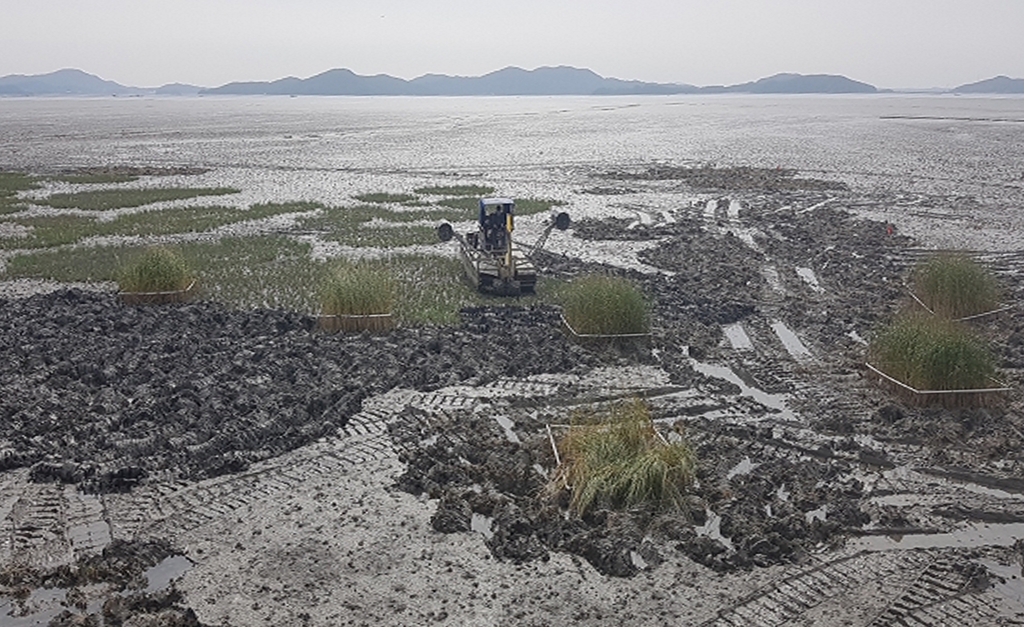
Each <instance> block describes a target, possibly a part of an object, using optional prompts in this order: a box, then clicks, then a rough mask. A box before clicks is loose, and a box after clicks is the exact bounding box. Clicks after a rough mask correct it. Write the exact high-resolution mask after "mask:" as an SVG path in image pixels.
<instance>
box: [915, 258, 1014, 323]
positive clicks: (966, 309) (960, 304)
mask: <svg viewBox="0 0 1024 627" xmlns="http://www.w3.org/2000/svg"><path fill="white" fill-rule="evenodd" d="M913 281H914V294H915V295H916V296H917V297H918V298H919V299H921V302H923V303H924V304H925V306H927V307H928V308H929V309H931V310H932V311H933V312H935V313H936V314H937V315H939V316H942V317H944V318H950V319H957V318H965V317H967V316H973V315H976V314H980V313H985V312H987V311H992V310H994V309H996V308H998V306H999V288H998V285H997V284H996V280H995V278H994V277H993V276H992V275H991V274H990V273H989V272H988V271H986V270H985V269H984V268H983V267H982V266H980V265H979V264H978V263H976V262H975V261H974V260H973V259H971V258H969V257H967V256H964V255H960V254H944V255H938V256H936V257H933V258H931V259H929V260H928V261H926V262H924V263H922V264H921V265H919V266H918V267H917V268H916V269H915V271H914V275H913Z"/></svg>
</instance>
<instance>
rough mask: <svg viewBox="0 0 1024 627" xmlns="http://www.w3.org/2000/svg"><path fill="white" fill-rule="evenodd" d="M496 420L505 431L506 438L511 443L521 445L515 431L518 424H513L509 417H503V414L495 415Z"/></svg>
mask: <svg viewBox="0 0 1024 627" xmlns="http://www.w3.org/2000/svg"><path fill="white" fill-rule="evenodd" d="M494 420H496V421H497V423H498V424H499V425H501V428H502V429H504V430H505V437H506V438H508V441H509V442H512V443H513V444H519V443H520V442H519V436H518V435H516V432H515V431H513V428H514V427H515V426H516V423H514V422H512V421H511V420H510V419H509V418H508V417H506V416H502V415H501V414H494Z"/></svg>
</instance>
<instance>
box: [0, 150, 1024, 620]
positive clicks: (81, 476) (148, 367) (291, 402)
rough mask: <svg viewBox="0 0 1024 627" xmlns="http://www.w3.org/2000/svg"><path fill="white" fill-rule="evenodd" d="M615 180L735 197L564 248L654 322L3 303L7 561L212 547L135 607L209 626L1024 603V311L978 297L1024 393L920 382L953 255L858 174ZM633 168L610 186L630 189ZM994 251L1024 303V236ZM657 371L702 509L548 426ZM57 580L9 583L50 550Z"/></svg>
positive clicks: (619, 224) (996, 615) (605, 231)
mask: <svg viewBox="0 0 1024 627" xmlns="http://www.w3.org/2000/svg"><path fill="white" fill-rule="evenodd" d="M611 178H616V179H618V180H621V181H623V182H624V184H627V185H629V186H630V187H631V188H632V187H638V188H639V187H643V186H644V185H648V184H658V185H661V184H664V183H665V182H666V181H668V182H673V181H677V182H679V183H680V184H682V185H686V186H689V187H691V188H693V189H698V190H703V191H702V193H703V194H704V195H702V196H700V197H699V198H698V199H697V200H692V199H690V200H687V201H686V202H681V203H680V206H679V207H678V209H676V210H673V211H668V212H661V213H660V214H652V215H651V216H649V218H650V219H648V220H644V221H641V222H640V223H636V222H633V221H627V220H624V219H611V220H602V221H586V220H584V221H582V222H580V223H579V224H577V225H575V226H574V234H575V237H576V238H578V239H579V240H580V241H582V242H592V241H622V240H630V241H653V242H655V243H654V245H653V246H651V247H650V248H648V249H646V250H644V251H643V252H641V253H640V254H639V259H640V261H641V262H642V263H643V264H646V265H647V266H648V267H649V268H651V269H652V272H647V273H644V272H639V271H635V270H622V269H620V268H616V267H612V266H604V265H601V264H596V263H586V262H582V261H580V260H579V259H574V258H571V257H566V256H562V255H554V254H550V253H541V254H539V255H538V257H537V262H538V266H539V267H541V268H543V269H544V270H543V271H545V272H549V273H552V274H556V275H561V276H564V277H571V276H573V275H575V274H578V273H582V272H591V271H602V272H615V273H619V274H622V275H625V276H628V277H630V278H631V279H633V280H634V281H636V282H637V283H638V284H639V285H640V286H641V287H642V289H643V290H644V292H645V294H646V296H647V297H648V298H649V300H650V302H651V305H652V312H653V324H652V327H653V328H652V335H651V337H650V338H649V339H648V340H645V341H642V342H637V343H621V342H620V343H617V344H615V343H613V344H593V343H591V344H579V343H576V342H573V341H571V340H570V339H569V338H568V337H567V336H566V335H565V333H564V332H563V331H562V330H561V329H560V327H559V318H558V312H557V309H555V308H553V307H549V306H534V307H529V308H523V307H517V306H514V305H513V306H494V307H480V308H472V309H467V310H464V311H463V312H462V321H461V323H460V325H458V326H457V327H454V328H444V329H438V328H429V327H424V328H414V329H413V328H399V329H396V330H393V331H390V332H387V333H384V334H380V335H356V336H334V335H326V334H322V333H317V332H314V331H313V320H312V319H311V318H308V317H306V316H301V315H297V314H294V313H287V312H279V311H251V312H237V311H230V310H227V309H224V308H222V307H220V306H218V305H215V304H211V303H193V304H187V305H181V306H166V307H165V306H160V307H129V306H125V305H122V304H119V303H118V302H117V301H116V299H115V298H114V296H113V295H110V294H102V293H91V292H84V291H79V290H68V291H58V292H54V293H52V294H47V295H37V296H32V297H29V298H17V299H13V298H12V299H5V300H3V301H2V308H0V330H2V334H0V341H2V346H0V352H2V356H3V360H2V362H0V367H2V368H3V371H2V372H0V375H2V376H0V381H3V383H2V386H0V387H2V390H0V465H2V467H3V469H4V472H3V473H2V475H0V507H2V508H3V509H2V510H0V514H2V515H3V521H4V524H5V525H6V532H7V537H9V538H11V539H10V540H7V541H3V542H0V565H5V567H6V568H7V570H5V571H3V572H7V573H13V572H21V571H18V570H17V569H18V568H23V567H24V566H25V565H27V564H36V563H38V564H44V565H46V566H44V568H43V569H42V570H39V571H38V572H39V573H43V572H49V573H56V572H70V571H69V570H68V569H72V570H73V569H76V568H77V569H78V572H80V571H81V570H82V566H81V564H85V563H87V562H85V561H83V560H88V559H91V558H95V556H102V555H105V554H106V553H107V552H108V551H111V550H113V549H114V547H117V549H116V550H118V551H124V550H126V549H125V548H124V547H129V546H131V547H153V546H159V547H164V548H162V549H160V550H162V551H166V552H167V555H170V554H171V553H170V551H171V548H170V547H180V549H175V550H180V551H181V552H182V553H183V554H184V555H186V556H187V557H188V559H189V560H191V561H192V562H193V563H194V564H195V567H194V568H193V569H192V570H191V571H190V572H188V573H187V574H185V576H184V577H183V578H182V579H181V581H180V584H179V585H178V586H177V587H175V588H173V591H172V592H167V593H161V594H164V596H163V597H161V599H162V600H154V601H152V604H155V605H146V603H150V601H145V600H139V601H138V603H140V604H141V605H132V604H133V603H136V601H130V600H124V601H121V602H120V603H121V605H120V606H118V607H121V608H128V609H124V610H123V611H124V612H127V613H129V614H130V613H132V612H135V611H136V610H135V609H132V608H136V609H137V608H140V607H143V606H145V607H147V608H148V607H153V608H155V609H153V610H146V611H148V612H150V613H153V612H165V611H167V612H178V614H177V616H179V618H177V619H174V620H179V619H180V620H183V621H184V620H194V621H198V622H201V623H202V624H221V623H224V624H231V625H243V624H257V623H264V622H266V621H270V622H271V623H276V624H324V625H326V624H395V625H399V624H414V623H416V624H425V623H428V622H432V623H436V624H453V625H454V624H467V623H478V624H510V625H511V624H551V622H553V621H561V620H564V621H568V622H576V623H579V624H593V625H598V624H607V623H608V621H614V622H617V623H621V624H628V625H634V624H635V625H641V624H700V625H718V624H721V625H729V624H732V625H736V624H749V625H779V624H785V623H787V622H794V623H797V624H821V625H839V624H855V625H887V624H901V623H908V622H913V621H917V622H918V623H921V624H963V623H964V622H973V623H977V624H1020V622H1021V620H1024V589H1022V588H1021V585H1020V577H1021V566H1020V564H1021V563H1022V562H1021V561H1022V559H1024V558H1022V554H1024V553H1022V548H1021V545H1020V544H1019V543H1016V539H1017V538H1020V537H1024V454H1022V452H1021V451H1022V446H1024V417H1022V413H1021V409H1022V405H1021V400H1020V396H1019V392H1018V391H1016V390H1019V389H1020V386H1021V384H1024V381H1022V376H1021V374H1022V373H1021V364H1024V326H1022V324H1024V323H1022V321H1021V318H1020V316H1019V315H1018V314H1017V313H1016V312H1009V313H1004V314H1000V315H997V316H993V317H992V318H990V319H986V320H985V321H984V322H983V323H981V324H978V325H977V328H978V330H979V332H981V333H983V334H984V335H986V337H988V338H990V340H991V342H992V345H993V347H994V350H995V351H996V353H997V356H998V359H999V361H1000V367H1001V371H1000V376H1001V377H1002V378H1003V379H1004V380H1005V382H1006V383H1007V384H1009V385H1010V386H1011V387H1012V388H1013V389H1014V390H1015V391H1013V392H1011V393H1009V394H1007V395H1006V396H1005V397H1004V398H1003V399H1001V400H1000V401H999V402H998V403H994V404H993V405H992V406H989V407H985V408H975V409H955V410H950V409H943V408H934V407H920V406H916V405H914V404H911V403H909V402H907V401H906V399H903V398H900V397H898V396H894V395H893V394H892V393H890V392H889V391H887V390H885V389H882V388H880V387H879V386H877V385H876V384H875V382H874V381H873V380H872V379H871V378H870V377H869V376H868V375H867V373H866V372H865V368H864V367H863V359H864V348H865V339H866V338H869V337H870V335H871V332H872V330H873V329H874V328H876V327H877V325H879V324H881V323H882V322H884V321H886V320H887V319H888V318H889V316H891V315H893V314H894V313H895V312H896V311H898V310H899V309H900V308H901V307H903V306H905V301H906V289H905V279H906V276H907V274H908V272H909V270H910V268H911V267H912V266H913V264H914V263H915V262H916V261H917V260H918V259H921V258H922V257H923V256H925V255H926V254H927V250H925V249H923V248H920V247H919V246H920V244H919V243H918V242H915V241H913V240H911V239H910V238H909V237H905V236H904V235H902V233H901V231H900V229H899V225H896V227H897V228H895V229H892V228H888V226H889V225H886V224H885V223H883V222H878V221H871V220H866V219H863V218H859V217H856V215H854V213H853V212H851V211H849V210H848V209H849V208H850V207H852V206H854V205H856V204H857V203H858V202H862V201H863V199H862V198H860V197H859V196H857V194H856V193H855V192H851V191H850V190H848V189H846V187H845V186H844V185H842V184H836V183H832V182H829V181H817V182H815V181H812V180H810V179H801V178H799V177H797V176H795V173H792V172H788V171H774V170H767V171H760V170H748V169H734V170H730V169H726V170H723V171H718V170H709V169H705V168H663V169H653V170H648V171H642V172H639V173H633V174H629V175H627V174H616V175H614V176H612V177H611ZM607 182H608V181H607V180H605V181H603V182H599V183H595V186H594V187H593V188H592V190H591V193H594V194H604V195H607V196H608V197H609V198H615V197H617V196H618V193H617V192H616V193H612V192H613V191H614V190H617V189H618V188H617V187H609V188H608V189H607V190H605V188H604V187H602V185H605V184H606V183H607ZM602 190H604V191H602ZM609 190H611V191H609ZM982 260H983V261H984V262H985V263H986V264H987V265H989V267H991V268H992V269H993V271H994V272H995V273H996V275H997V277H998V279H999V280H1000V282H1001V284H1002V285H1003V288H1004V290H1005V294H1006V299H1007V300H1008V301H1014V300H1016V299H1017V297H1018V296H1019V295H1020V294H1021V292H1022V290H1024V285H1022V284H1021V281H1020V278H1019V277H1020V274H1019V272H1020V270H1021V267H1022V266H1024V257H1021V256H1020V255H1015V254H988V255H983V256H982ZM633 397H641V398H644V399H645V400H646V401H647V403H648V404H649V406H650V408H651V411H652V415H653V417H654V419H655V421H656V423H657V425H658V426H659V429H661V430H662V431H663V433H665V434H666V435H671V434H672V433H678V434H682V435H683V436H684V437H686V438H688V439H689V440H690V441H691V442H692V444H693V446H694V448H695V450H696V451H697V455H698V459H699V460H700V461H699V467H698V477H697V478H698V482H697V484H696V486H695V488H694V489H693V491H692V493H691V494H690V495H689V497H688V499H687V501H686V503H685V506H684V507H683V508H681V509H680V510H673V511H658V510H653V509H639V510H634V511H625V512H622V511H605V510H599V511H594V512H591V513H589V514H587V515H586V516H583V517H576V516H573V515H570V514H568V513H567V509H566V492H565V490H564V486H558V485H557V484H556V485H552V484H551V483H550V477H551V476H553V470H554V467H555V465H556V462H555V459H554V454H553V452H552V448H551V443H550V439H549V436H548V431H547V429H548V426H549V425H554V426H553V427H552V429H554V430H555V431H557V429H558V425H560V424H564V423H566V422H567V421H568V419H569V416H570V415H571V412H572V411H573V410H574V409H575V408H580V407H593V406H597V405H602V404H608V403H614V402H617V401H619V400H622V399H630V398H633ZM125 543H128V544H125ZM133 543H134V544H133ZM154 543H155V544H154ZM133 550H135V549H133ZM138 550H139V551H142V553H145V552H146V551H145V550H142V549H138ZM146 550H149V549H146ZM146 555H149V554H148V553H146ZM160 555H161V557H159V558H158V559H163V557H166V555H163V554H160ZM153 558H157V555H156V554H154V555H153V556H151V557H149V558H147V559H148V560H149V561H153ZM145 563H146V564H147V565H149V563H148V562H145ZM61 568H64V569H65V570H64V571H60V570H59V569H61ZM126 568H127V567H126ZM133 568H134V567H133ZM128 570H131V569H128ZM128 570H126V571H125V572H128ZM135 570H138V568H135ZM26 572H27V571H26ZM131 572H135V571H134V570H132V571H131ZM32 576H33V577H35V578H34V579H25V580H23V581H22V582H21V583H18V581H21V580H15V579H8V580H7V581H6V582H5V583H4V585H5V591H6V593H7V595H8V596H12V597H13V596H15V595H16V594H22V595H23V596H24V594H23V593H18V592H17V590H18V589H20V588H19V586H20V587H21V588H24V587H25V586H30V587H40V586H44V585H45V584H46V582H44V581H43V580H42V579H39V577H45V576H52V575H45V576H44V575H32ZM133 577H134V578H136V579H137V577H138V575H137V574H133V575H131V576H130V577H129V579H131V578H133ZM104 581H106V580H104ZM65 583H66V582H65ZM54 585H56V584H54ZM61 585H65V584H61ZM117 585H118V586H123V585H126V584H124V583H123V582H122V581H121V580H120V579H119V580H117ZM115 587H116V586H115ZM119 590H120V589H119ZM179 591H180V592H179ZM118 594H121V592H118ZM147 594H149V593H147ZM153 594H155V593H153ZM122 596H123V595H122ZM123 598H125V599H128V597H123ZM108 604H111V606H112V607H113V606H114V605H116V604H115V603H114V602H108ZM188 608H191V609H188ZM103 611H104V612H105V611H106V606H104V608H103ZM112 611H113V610H112ZM139 611H140V612H141V610H139ZM72 613H73V612H72ZM118 616H120V615H118ZM62 620H65V621H66V622H59V623H58V622H55V623H52V624H80V623H76V622H74V620H78V619H77V618H74V617H73V616H71V615H68V616H65V617H64V619H62ZM105 620H107V621H110V622H109V624H120V623H116V621H117V620H124V621H125V624H127V622H126V621H127V619H118V618H116V616H115V617H114V618H105ZM168 620H170V619H168ZM81 624H85V623H81ZM140 624H147V623H140ZM154 624H164V623H154ZM166 624H183V625H184V624H197V623H188V622H180V623H176V622H168V623H166Z"/></svg>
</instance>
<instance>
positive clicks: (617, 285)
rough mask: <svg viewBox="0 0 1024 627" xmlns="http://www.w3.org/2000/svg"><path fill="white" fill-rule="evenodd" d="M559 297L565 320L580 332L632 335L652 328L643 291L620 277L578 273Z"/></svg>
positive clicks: (574, 329)
mask: <svg viewBox="0 0 1024 627" xmlns="http://www.w3.org/2000/svg"><path fill="white" fill-rule="evenodd" d="M558 299H559V301H560V302H561V304H562V312H563V315H564V316H565V320H566V322H567V323H568V324H569V326H570V327H572V330H573V331H575V332H576V333H578V334H580V335H629V334H637V333H647V332H648V330H649V328H650V326H649V320H648V318H649V314H648V310H649V306H648V303H647V301H646V299H645V298H644V295H643V294H642V293H641V292H640V290H639V289H638V288H637V287H636V286H635V285H633V283H632V282H630V281H629V280H627V279H624V278H621V277H615V276H610V275H605V274H590V275H584V276H579V277H576V278H575V279H573V280H572V281H571V282H570V283H568V284H567V285H565V286H564V287H563V288H562V289H561V290H559V294H558Z"/></svg>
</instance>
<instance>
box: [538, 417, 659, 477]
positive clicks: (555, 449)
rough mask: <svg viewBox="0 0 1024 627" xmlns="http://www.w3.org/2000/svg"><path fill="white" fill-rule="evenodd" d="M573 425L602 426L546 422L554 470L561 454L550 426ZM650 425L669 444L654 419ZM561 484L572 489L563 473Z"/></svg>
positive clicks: (565, 427) (560, 465) (560, 427)
mask: <svg viewBox="0 0 1024 627" xmlns="http://www.w3.org/2000/svg"><path fill="white" fill-rule="evenodd" d="M573 426H576V427H585V426H602V425H600V424H595V425H571V424H565V423H550V422H549V423H546V424H545V425H544V429H546V430H547V432H548V442H550V443H551V452H552V453H554V454H555V470H558V469H559V468H561V467H562V455H561V453H559V452H558V442H557V441H556V440H555V433H554V431H552V430H551V428H552V427H554V428H555V429H563V430H569V429H572V428H573ZM651 426H653V427H654V435H656V436H658V439H659V440H661V443H662V444H663V445H665V446H668V444H669V442H668V440H667V439H666V438H665V436H663V435H662V434H661V431H658V424H657V423H656V422H655V421H654V420H651ZM562 485H563V486H564V487H565V489H566V490H572V486H571V485H569V481H568V480H567V479H566V478H565V475H563V476H562Z"/></svg>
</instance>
